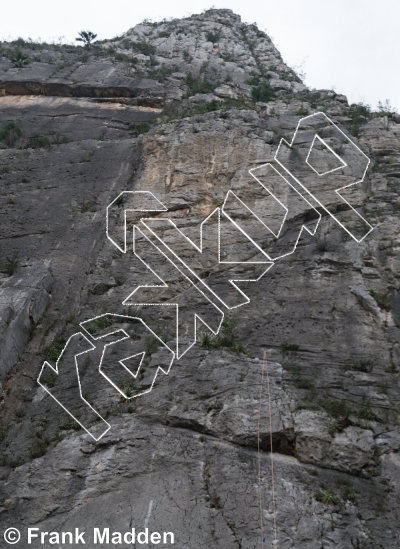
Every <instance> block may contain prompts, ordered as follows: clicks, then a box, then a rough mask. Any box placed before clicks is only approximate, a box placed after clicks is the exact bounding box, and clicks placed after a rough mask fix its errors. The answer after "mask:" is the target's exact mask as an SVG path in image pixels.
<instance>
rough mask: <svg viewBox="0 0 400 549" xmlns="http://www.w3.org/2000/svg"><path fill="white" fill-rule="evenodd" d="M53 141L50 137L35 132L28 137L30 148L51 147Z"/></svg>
mask: <svg viewBox="0 0 400 549" xmlns="http://www.w3.org/2000/svg"><path fill="white" fill-rule="evenodd" d="M50 147H51V143H50V139H49V138H48V137H45V136H43V135H39V134H37V133H36V134H35V135H32V136H31V137H30V138H29V139H28V148H29V149H50Z"/></svg>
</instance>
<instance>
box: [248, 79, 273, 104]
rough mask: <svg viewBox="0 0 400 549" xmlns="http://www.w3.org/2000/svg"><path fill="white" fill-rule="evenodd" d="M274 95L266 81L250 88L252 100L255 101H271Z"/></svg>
mask: <svg viewBox="0 0 400 549" xmlns="http://www.w3.org/2000/svg"><path fill="white" fill-rule="evenodd" d="M274 95H275V94H274V90H273V89H272V88H271V86H270V85H269V84H267V83H266V82H263V83H262V84H260V85H259V86H255V87H254V88H253V89H252V90H251V96H252V98H253V100H254V101H256V102H258V101H262V102H265V101H271V99H273V98H274Z"/></svg>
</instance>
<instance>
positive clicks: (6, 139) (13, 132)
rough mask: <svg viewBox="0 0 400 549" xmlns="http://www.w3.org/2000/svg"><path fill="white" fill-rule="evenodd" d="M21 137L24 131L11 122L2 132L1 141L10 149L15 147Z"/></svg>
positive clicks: (0, 134)
mask: <svg viewBox="0 0 400 549" xmlns="http://www.w3.org/2000/svg"><path fill="white" fill-rule="evenodd" d="M21 137H22V130H21V128H20V127H19V125H18V124H17V123H16V122H9V123H8V124H6V125H5V126H3V128H2V129H1V130H0V141H3V143H4V144H5V145H7V147H10V148H12V147H14V145H15V144H16V142H17V141H18V139H20V138H21Z"/></svg>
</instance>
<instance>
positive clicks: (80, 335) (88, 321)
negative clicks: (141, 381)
mask: <svg viewBox="0 0 400 549" xmlns="http://www.w3.org/2000/svg"><path fill="white" fill-rule="evenodd" d="M103 316H113V317H118V318H127V319H135V320H139V321H140V322H141V323H142V324H143V325H144V326H145V327H146V328H147V329H148V330H149V331H150V332H151V333H152V334H153V336H154V337H155V338H157V339H158V340H159V342H160V343H161V345H162V346H163V347H165V348H167V349H168V350H169V351H170V352H171V353H172V359H171V362H170V364H169V367H168V370H167V371H165V370H164V369H163V368H162V367H161V366H158V368H157V370H156V373H155V375H154V378H153V382H152V384H151V387H150V388H149V389H147V390H146V391H142V392H141V393H137V394H136V395H134V396H132V397H131V398H130V400H131V399H133V398H136V397H138V396H141V395H144V394H146V393H149V392H150V391H151V390H152V388H153V385H154V383H155V381H156V378H157V376H158V373H159V371H160V370H161V371H162V372H163V373H164V374H165V375H168V374H169V372H170V370H171V366H172V364H173V362H174V359H175V353H174V351H173V350H172V349H170V348H169V347H168V346H167V345H166V344H165V343H164V342H163V341H162V339H161V338H160V337H159V336H158V335H157V334H156V333H155V332H154V331H153V330H152V329H151V328H150V327H149V326H147V324H146V323H145V322H144V321H143V320H142V319H141V318H138V317H134V316H128V315H119V314H114V313H104V314H102V315H99V316H95V317H93V318H90V319H88V320H85V321H83V322H81V323H80V324H79V325H80V326H81V328H82V329H83V330H85V332H86V333H87V334H88V335H89V336H90V337H91V338H92V339H93V340H94V341H97V340H99V339H102V338H104V337H107V336H109V335H112V334H115V333H118V332H122V333H123V334H124V335H125V337H121V339H118V340H117V341H114V342H112V343H107V344H106V345H105V347H104V349H103V352H102V355H101V360H100V363H99V367H98V370H99V372H100V374H101V375H102V376H103V377H104V378H105V379H106V380H107V381H108V383H110V384H111V385H112V386H113V387H114V388H115V389H116V390H117V391H118V392H119V393H120V394H121V395H122V396H123V397H125V398H126V395H125V393H123V392H122V391H121V390H120V389H119V388H118V387H117V386H116V385H115V384H114V383H113V382H112V381H111V380H110V379H109V378H108V377H107V376H106V375H105V374H104V372H102V371H101V366H102V362H103V358H104V353H105V349H106V347H108V346H109V345H114V344H115V343H118V342H120V341H123V340H125V339H126V338H129V335H128V334H127V333H126V332H125V330H123V329H122V328H121V329H118V330H115V331H114V332H110V333H107V334H106V335H103V336H99V337H94V336H93V335H91V334H90V333H89V332H88V331H87V330H86V328H85V327H84V324H88V323H90V322H92V321H93V320H96V319H98V318H101V317H103ZM77 336H79V338H80V339H82V338H83V339H85V340H86V342H87V343H88V344H89V346H90V347H91V348H90V349H87V350H86V351H82V352H81V353H77V354H76V355H74V360H75V368H76V375H77V379H78V385H79V394H80V398H81V399H82V400H83V402H84V403H85V404H86V405H87V406H88V407H89V408H90V409H91V410H92V411H93V413H94V414H96V415H97V416H98V417H99V418H100V419H101V420H102V421H103V422H104V423H105V424H106V425H107V429H106V430H105V431H104V432H103V433H102V434H101V435H100V436H98V437H96V436H95V435H94V434H93V433H91V432H90V431H89V430H88V429H87V428H86V427H85V426H84V425H83V424H82V423H81V422H80V421H79V418H77V417H75V416H74V415H73V414H72V413H71V412H70V411H69V410H67V408H66V407H65V406H64V405H63V404H62V403H61V402H60V401H59V400H58V399H57V398H56V397H55V396H54V395H53V394H52V393H51V391H49V389H48V388H47V387H46V385H44V384H43V383H41V381H40V377H41V375H42V373H43V370H44V368H45V367H46V366H47V367H49V368H51V370H52V371H53V372H54V373H55V374H56V375H57V376H58V375H59V363H60V360H62V356H63V354H64V351H65V349H66V348H67V346H68V344H69V342H70V340H71V339H72V338H74V337H77ZM95 348H96V346H95V345H94V344H93V342H92V341H90V340H89V339H88V338H87V337H86V336H85V335H84V334H83V333H82V332H77V333H75V334H73V335H72V336H71V337H69V338H68V341H67V343H66V344H65V346H64V349H63V350H62V351H61V354H60V356H59V357H58V359H57V362H56V366H55V368H53V366H52V365H51V364H50V363H49V362H47V361H45V362H44V363H43V366H42V368H41V370H40V372H39V375H38V377H37V382H38V384H39V385H40V386H41V387H43V389H44V390H45V391H46V392H47V393H48V394H49V395H50V396H51V398H53V399H54V400H55V401H56V402H57V404H59V405H60V406H61V408H63V409H64V410H65V411H66V412H67V414H69V415H70V416H71V417H72V418H73V419H74V420H75V421H76V422H77V423H79V425H80V426H81V427H82V429H84V430H85V431H86V432H87V433H88V434H89V435H90V436H91V437H92V438H94V440H96V441H98V440H100V439H101V438H102V437H103V436H104V435H105V434H106V433H107V432H108V431H109V430H110V429H111V425H110V424H109V423H108V422H107V421H106V420H105V419H104V417H103V416H101V415H100V414H99V413H98V412H97V411H96V410H95V409H94V408H93V406H92V405H91V404H90V403H89V402H88V401H87V400H86V399H85V398H84V397H83V394H82V386H81V380H80V377H79V369H78V361H77V357H78V356H80V355H84V354H86V353H89V352H91V351H93V350H94V349H95ZM138 354H141V353H136V355H131V356H129V357H126V358H124V359H122V360H121V361H118V362H119V364H121V365H122V366H123V367H124V368H125V370H127V371H128V372H129V374H130V375H131V376H132V377H133V378H135V379H136V376H137V375H138V373H139V370H140V366H141V364H142V361H143V358H144V355H145V352H144V353H143V357H142V360H141V361H140V365H139V367H138V370H137V374H136V375H135V374H133V373H132V372H131V371H130V370H129V369H128V368H127V367H126V366H125V364H123V361H125V360H128V359H129V358H132V356H137V355H138Z"/></svg>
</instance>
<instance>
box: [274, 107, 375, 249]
mask: <svg viewBox="0 0 400 549" xmlns="http://www.w3.org/2000/svg"><path fill="white" fill-rule="evenodd" d="M317 115H322V116H324V117H325V118H326V119H327V120H328V121H329V122H330V123H331V124H332V126H334V127H335V129H336V130H337V131H338V132H340V133H341V134H342V135H343V136H344V137H345V138H346V139H347V141H348V142H349V143H351V144H352V145H353V146H354V147H355V148H356V149H357V150H358V151H359V152H360V153H361V154H362V155H363V156H365V158H366V159H367V160H368V163H367V166H366V168H365V170H364V173H363V174H362V177H361V179H359V180H358V181H354V183H349V184H348V185H345V186H344V187H340V188H339V189H335V193H336V194H337V195H338V196H339V197H340V199H341V200H342V201H343V202H345V203H346V204H347V205H348V206H349V207H350V209H351V210H353V212H354V213H355V214H356V215H358V217H359V218H360V219H361V220H362V221H364V223H365V224H366V225H368V227H369V228H370V229H369V231H368V232H367V233H366V234H365V235H364V236H363V237H362V238H360V239H357V238H356V237H355V236H354V235H353V234H352V233H351V232H350V231H349V230H348V229H346V227H345V226H344V225H342V223H341V222H340V221H339V220H338V219H337V218H336V217H335V216H334V215H333V214H332V213H331V212H330V211H329V210H328V208H326V207H325V206H324V205H323V204H321V202H320V201H319V200H318V199H317V198H316V197H315V196H314V195H313V194H312V193H311V192H310V191H309V190H308V189H307V187H305V186H304V185H303V184H302V183H301V182H300V181H299V180H298V179H297V178H296V177H295V176H294V175H293V174H292V173H291V172H290V171H289V170H288V169H287V168H285V166H284V164H282V162H280V161H279V160H278V158H277V156H278V153H279V149H280V148H281V145H282V144H283V143H286V145H287V146H288V147H289V148H292V145H293V143H294V141H295V139H296V135H297V132H298V131H299V128H300V124H301V123H302V122H303V120H306V119H307V118H312V117H313V116H317ZM316 137H318V139H319V140H320V141H322V143H323V144H324V145H325V147H327V148H328V149H329V150H330V151H331V152H333V154H334V155H335V156H336V157H337V158H338V159H339V160H340V161H341V162H342V163H343V164H345V166H347V164H346V163H345V162H344V160H342V158H341V157H340V156H338V155H337V154H336V153H335V152H334V151H333V150H332V149H331V147H329V145H328V144H327V143H325V141H324V140H323V139H322V138H321V137H319V135H318V133H316V134H315V137H314V139H313V143H312V145H313V144H314V141H315V139H316ZM312 145H311V147H310V151H309V153H308V155H307V160H306V162H307V164H308V166H310V168H311V169H312V170H313V171H314V172H315V173H316V174H317V175H318V176H319V177H322V176H323V175H326V174H328V173H332V172H334V171H336V170H337V169H339V168H340V169H342V168H343V167H345V166H340V167H339V168H334V169H332V170H329V171H327V172H324V173H322V174H320V173H318V172H317V170H315V169H314V168H313V167H312V166H311V165H310V164H309V162H308V157H309V156H310V152H311V149H312ZM274 160H275V161H276V162H277V163H278V164H279V165H280V166H281V167H282V168H283V169H284V170H285V171H286V172H287V173H288V174H289V175H291V176H292V177H293V179H294V180H295V181H296V183H298V184H299V185H300V186H301V187H302V188H303V189H304V190H305V191H306V192H307V193H308V194H309V195H310V196H311V197H312V198H313V199H314V200H315V201H316V202H317V203H318V204H319V205H320V206H321V208H323V209H324V210H325V211H326V212H327V213H328V214H329V215H330V216H331V217H332V218H333V219H334V220H335V221H336V223H338V225H340V226H341V227H342V229H344V230H345V231H346V233H348V234H349V235H350V236H351V238H353V239H354V240H355V241H356V242H358V243H360V242H362V241H363V240H364V238H365V237H366V236H368V235H369V233H370V232H371V231H372V230H373V227H372V225H370V224H369V223H368V221H367V220H366V219H365V218H364V217H363V216H362V215H360V214H359V213H358V212H357V210H356V209H355V208H353V206H352V205H351V204H350V202H348V201H347V200H346V199H345V198H343V196H342V195H341V194H340V191H343V190H344V189H347V188H349V187H352V186H353V185H357V184H358V183H362V182H363V181H364V177H365V174H366V173H367V170H368V167H369V165H370V163H371V160H370V159H369V158H368V156H367V155H366V154H365V153H364V152H363V151H362V150H361V149H360V148H359V147H357V145H356V144H355V143H354V141H352V140H351V139H350V138H349V137H348V136H347V135H346V134H345V133H344V132H343V131H342V130H341V129H340V128H339V127H338V126H337V125H336V124H335V123H334V122H333V121H332V120H331V119H330V118H329V117H328V116H326V114H325V113H324V112H316V113H314V114H310V115H308V116H305V117H303V118H301V119H300V120H299V122H298V124H297V127H296V131H295V132H294V134H293V137H292V140H291V142H290V143H288V142H287V141H286V139H283V138H282V139H281V140H280V143H279V145H278V148H277V149H276V152H275V156H274ZM296 245H297V243H296Z"/></svg>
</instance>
